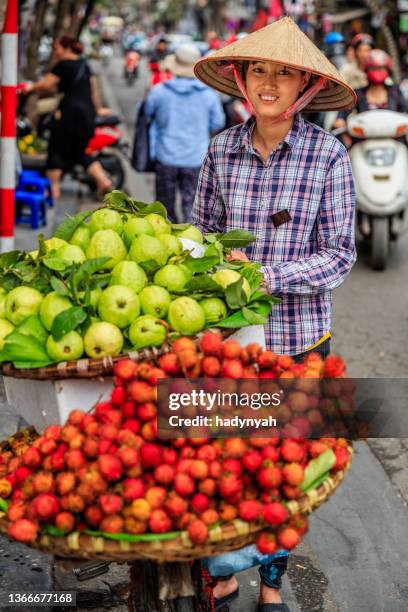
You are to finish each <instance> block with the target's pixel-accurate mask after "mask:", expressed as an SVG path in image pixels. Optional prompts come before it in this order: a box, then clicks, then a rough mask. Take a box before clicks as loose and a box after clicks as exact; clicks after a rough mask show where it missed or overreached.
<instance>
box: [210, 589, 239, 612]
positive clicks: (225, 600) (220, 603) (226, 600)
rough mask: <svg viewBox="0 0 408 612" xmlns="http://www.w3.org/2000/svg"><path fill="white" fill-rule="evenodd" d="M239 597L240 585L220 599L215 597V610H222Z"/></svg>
mask: <svg viewBox="0 0 408 612" xmlns="http://www.w3.org/2000/svg"><path fill="white" fill-rule="evenodd" d="M238 597H239V587H238V588H237V589H235V591H232V593H229V595H224V597H220V598H219V599H217V597H214V608H215V610H220V609H221V608H223V607H224V606H226V605H228V604H230V603H232V602H233V601H234V600H235V599H237V598H238Z"/></svg>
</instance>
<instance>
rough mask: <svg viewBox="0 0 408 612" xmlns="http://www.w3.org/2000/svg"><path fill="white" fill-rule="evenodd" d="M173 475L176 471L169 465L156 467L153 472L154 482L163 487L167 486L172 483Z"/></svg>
mask: <svg viewBox="0 0 408 612" xmlns="http://www.w3.org/2000/svg"><path fill="white" fill-rule="evenodd" d="M175 474H176V471H175V469H174V467H173V466H171V465H166V464H165V463H163V464H162V465H159V466H157V468H156V469H155V470H154V472H153V476H154V479H155V481H156V482H158V483H159V484H163V485H168V484H170V483H171V482H173V480H174V476H175Z"/></svg>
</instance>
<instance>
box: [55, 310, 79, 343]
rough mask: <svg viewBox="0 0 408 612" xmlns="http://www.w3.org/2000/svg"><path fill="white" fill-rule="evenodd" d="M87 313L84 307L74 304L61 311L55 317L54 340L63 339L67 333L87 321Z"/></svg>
mask: <svg viewBox="0 0 408 612" xmlns="http://www.w3.org/2000/svg"><path fill="white" fill-rule="evenodd" d="M86 317H87V314H86V312H85V310H84V309H83V308H80V307H79V306H72V307H71V308H68V309H67V310H63V311H62V312H60V313H59V314H58V315H57V316H56V317H55V319H54V322H53V324H52V327H51V334H52V337H53V338H54V340H56V341H58V340H61V338H62V337H63V336H65V334H68V333H69V332H70V331H72V330H74V329H76V328H77V327H78V325H81V323H83V322H84V321H85V319H86Z"/></svg>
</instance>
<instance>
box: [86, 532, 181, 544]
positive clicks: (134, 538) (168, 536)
mask: <svg viewBox="0 0 408 612" xmlns="http://www.w3.org/2000/svg"><path fill="white" fill-rule="evenodd" d="M82 533H85V534H86V535H90V536H94V537H99V538H100V537H103V538H107V539H108V540H122V541H125V542H164V541H165V540H174V538H178V537H179V536H180V535H181V531H168V532H167V533H141V534H139V535H134V534H130V533H108V532H105V531H93V530H92V529H84V531H83V532H82Z"/></svg>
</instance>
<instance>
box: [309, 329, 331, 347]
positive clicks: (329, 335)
mask: <svg viewBox="0 0 408 612" xmlns="http://www.w3.org/2000/svg"><path fill="white" fill-rule="evenodd" d="M329 338H331V333H330V332H327V334H324V336H322V337H321V338H320V340H318V341H317V342H316V344H313V346H310V347H309V348H308V349H306V351H311V350H313V349H315V348H316V347H317V346H320V344H323V342H325V341H326V340H328V339H329Z"/></svg>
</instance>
